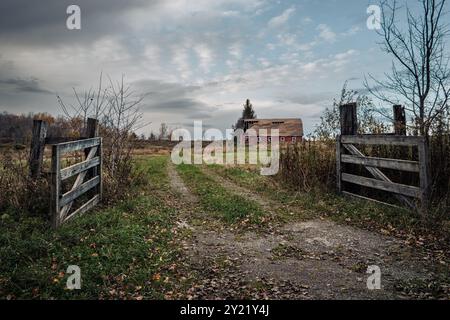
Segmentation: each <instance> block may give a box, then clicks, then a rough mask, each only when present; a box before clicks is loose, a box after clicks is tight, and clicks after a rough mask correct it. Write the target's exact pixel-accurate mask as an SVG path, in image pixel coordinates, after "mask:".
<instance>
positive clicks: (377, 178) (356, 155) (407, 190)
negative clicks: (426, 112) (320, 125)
mask: <svg viewBox="0 0 450 320" xmlns="http://www.w3.org/2000/svg"><path fill="white" fill-rule="evenodd" d="M356 108H357V106H356V104H349V105H344V106H341V132H342V135H341V136H338V137H337V142H336V159H337V161H336V169H337V170H336V171H337V188H338V191H339V192H342V193H344V194H348V195H351V196H356V197H359V198H363V199H366V200H372V201H377V202H382V201H378V200H375V199H372V198H368V197H363V196H361V195H358V194H355V193H352V192H349V191H346V190H344V187H343V182H346V183H350V184H354V185H359V186H362V187H367V188H372V189H377V190H382V191H386V192H390V193H392V194H394V195H395V196H396V197H397V198H398V199H399V200H400V201H401V202H402V203H404V204H405V205H407V206H409V207H410V208H412V209H419V210H420V211H421V212H422V213H423V214H425V213H426V212H427V208H428V201H429V193H430V183H431V181H430V163H429V161H430V160H429V150H428V148H429V147H428V141H427V139H426V138H425V137H418V136H406V130H405V129H404V128H406V125H405V117H403V116H402V112H398V110H400V111H402V107H401V106H394V117H395V122H394V125H395V131H396V132H395V134H392V135H391V134H386V135H357V134H356V132H357V119H356ZM403 113H404V111H403ZM399 115H400V116H401V117H400V116H399ZM399 118H401V119H402V120H401V121H399ZM355 145H382V146H403V147H415V148H417V152H418V155H419V161H409V160H400V159H392V158H375V157H369V156H366V155H365V154H363V153H362V152H361V151H360V149H358V148H357V147H356V146H355ZM343 164H353V165H360V166H363V167H364V168H366V169H367V171H368V172H369V173H370V175H371V176H372V177H371V178H368V177H364V176H360V175H356V174H352V173H350V172H344V169H343V168H344V165H343ZM380 169H391V170H398V171H404V172H412V173H416V174H418V175H419V180H420V185H419V186H412V185H407V184H403V183H396V182H393V181H392V180H391V179H389V177H387V176H386V174H384V173H383V172H382V171H381V170H380ZM417 202H420V206H417ZM383 203H385V202H383ZM385 204H387V203H385Z"/></svg>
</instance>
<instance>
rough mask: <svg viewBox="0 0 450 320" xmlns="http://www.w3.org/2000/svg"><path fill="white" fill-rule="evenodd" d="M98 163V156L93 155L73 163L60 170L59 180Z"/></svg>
mask: <svg viewBox="0 0 450 320" xmlns="http://www.w3.org/2000/svg"><path fill="white" fill-rule="evenodd" d="M98 165H100V157H95V158H93V159H89V160H85V161H83V162H80V163H77V164H74V165H73V166H70V167H67V168H64V169H62V170H61V180H66V179H68V178H70V177H73V176H74V175H76V174H79V173H81V172H83V171H86V170H89V169H91V168H93V167H96V166H98Z"/></svg>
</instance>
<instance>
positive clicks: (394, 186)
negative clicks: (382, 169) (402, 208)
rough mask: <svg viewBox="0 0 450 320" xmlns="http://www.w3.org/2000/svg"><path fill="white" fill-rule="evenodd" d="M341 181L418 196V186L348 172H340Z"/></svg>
mask: <svg viewBox="0 0 450 320" xmlns="http://www.w3.org/2000/svg"><path fill="white" fill-rule="evenodd" d="M342 181H345V182H350V183H354V184H357V185H360V186H363V187H369V188H374V189H378V190H383V191H387V192H394V193H397V194H401V195H405V196H408V197H413V198H420V188H417V187H412V186H407V185H403V184H399V183H393V182H385V181H380V180H376V179H371V178H366V177H361V176H356V175H353V174H348V173H343V174H342Z"/></svg>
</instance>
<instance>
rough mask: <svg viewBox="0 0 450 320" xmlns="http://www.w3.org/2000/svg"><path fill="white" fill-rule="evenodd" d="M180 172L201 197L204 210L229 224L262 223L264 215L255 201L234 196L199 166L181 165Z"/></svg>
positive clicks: (178, 168)
mask: <svg viewBox="0 0 450 320" xmlns="http://www.w3.org/2000/svg"><path fill="white" fill-rule="evenodd" d="M177 170H178V172H179V173H180V175H181V177H182V178H183V180H184V181H185V183H186V184H187V185H188V186H189V188H190V189H191V190H192V191H193V192H194V193H195V194H196V195H197V196H198V197H199V199H200V202H201V204H202V206H203V208H204V209H205V210H206V211H208V212H211V213H212V214H214V215H216V216H218V217H219V218H221V219H222V220H223V221H225V222H227V223H234V222H239V221H241V220H244V219H249V221H250V222H252V223H259V222H261V218H262V217H263V215H264V212H263V210H262V209H261V207H260V206H259V205H258V204H257V203H256V202H254V201H251V200H247V199H245V198H244V197H241V196H239V195H237V194H234V193H232V192H230V191H229V190H227V189H226V188H224V187H223V186H221V185H220V184H219V183H217V182H216V181H215V180H214V179H212V178H210V177H209V176H208V175H206V174H204V173H203V172H202V171H201V168H200V167H199V166H194V165H185V164H183V165H179V166H178V167H177Z"/></svg>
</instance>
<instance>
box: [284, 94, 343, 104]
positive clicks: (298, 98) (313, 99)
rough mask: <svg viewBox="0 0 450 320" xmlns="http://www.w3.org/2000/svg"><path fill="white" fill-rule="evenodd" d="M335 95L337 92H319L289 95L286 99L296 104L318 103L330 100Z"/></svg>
mask: <svg viewBox="0 0 450 320" xmlns="http://www.w3.org/2000/svg"><path fill="white" fill-rule="evenodd" d="M335 95H336V93H334V92H317V93H310V94H300V95H295V96H291V97H287V98H286V100H287V101H289V102H293V103H296V104H316V103H320V102H324V101H330V100H331V99H332V98H333V97H334V96H335Z"/></svg>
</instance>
